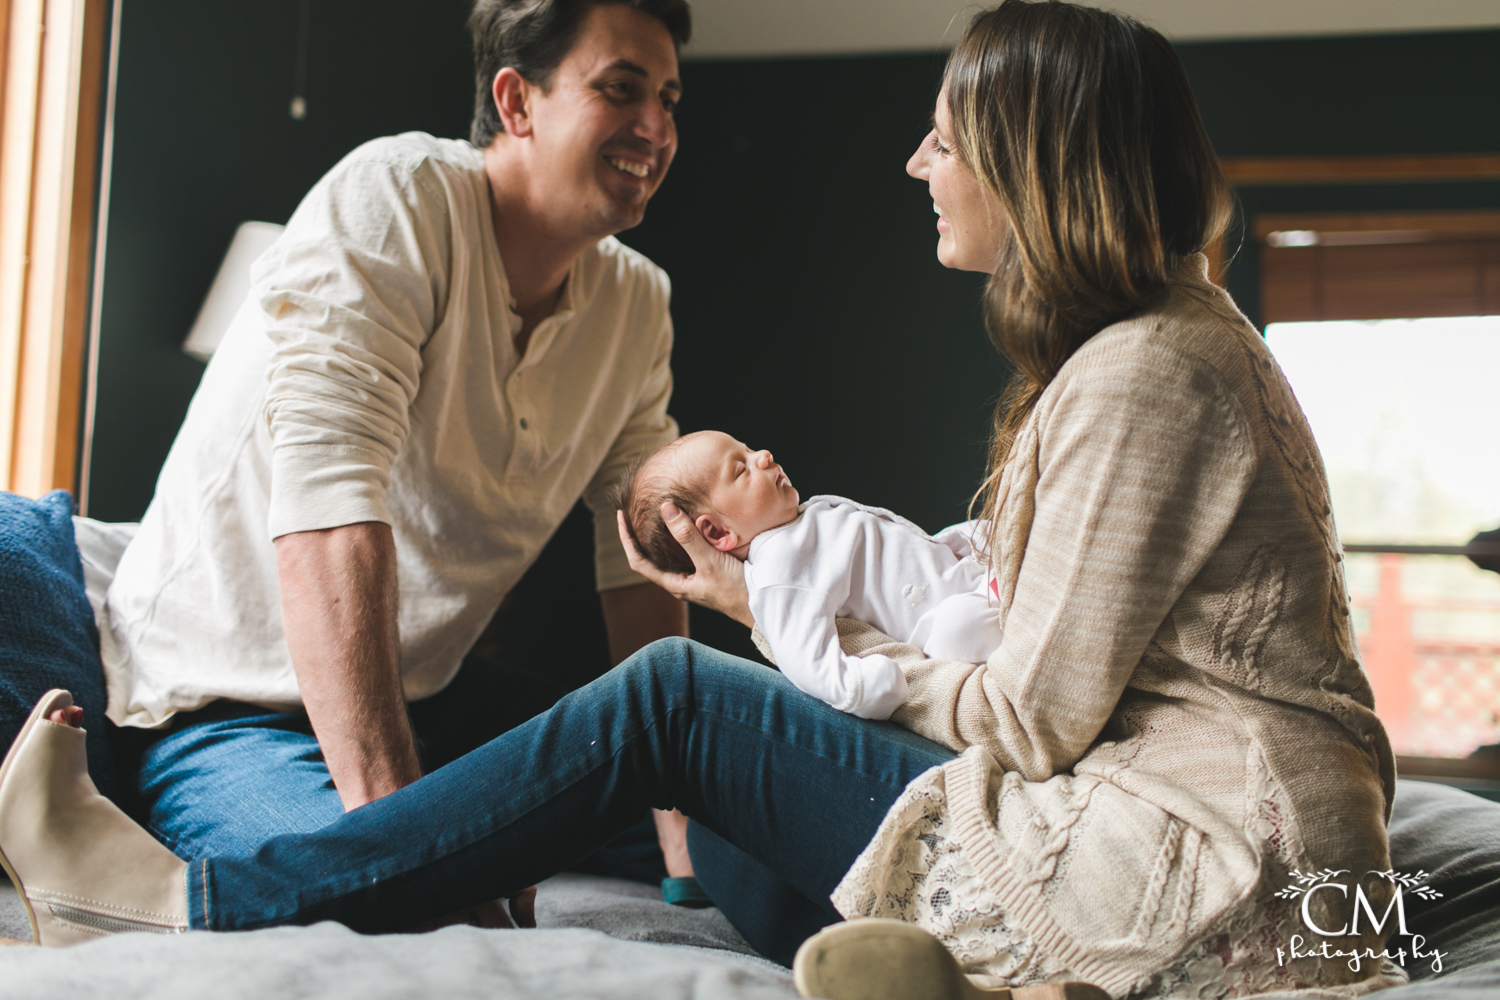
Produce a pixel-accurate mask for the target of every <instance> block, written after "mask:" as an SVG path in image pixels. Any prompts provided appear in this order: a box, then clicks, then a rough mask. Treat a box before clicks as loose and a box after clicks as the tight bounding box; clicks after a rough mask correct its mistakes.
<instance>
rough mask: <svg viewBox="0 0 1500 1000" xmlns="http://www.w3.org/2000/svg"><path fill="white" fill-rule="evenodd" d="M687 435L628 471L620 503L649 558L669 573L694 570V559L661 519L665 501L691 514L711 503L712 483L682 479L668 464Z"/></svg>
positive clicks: (632, 535) (634, 537)
mask: <svg viewBox="0 0 1500 1000" xmlns="http://www.w3.org/2000/svg"><path fill="white" fill-rule="evenodd" d="M684 440H686V438H678V439H677V440H676V441H673V442H672V443H671V444H669V445H666V446H664V447H662V448H658V449H657V450H656V451H654V452H652V453H651V454H649V455H647V456H646V457H645V458H643V459H641V460H640V461H639V462H637V463H636V464H635V466H634V467H633V468H631V469H630V470H629V471H627V472H626V473H625V478H624V479H622V480H621V482H620V490H619V495H618V498H617V503H616V506H617V507H618V508H619V509H620V510H623V511H624V512H625V529H626V530H627V531H629V532H630V538H631V540H632V541H634V542H635V546H636V548H638V549H640V550H641V555H643V556H645V557H646V561H647V562H649V563H650V564H651V565H653V566H655V567H656V568H657V569H659V570H662V571H663V572H667V573H692V572H693V568H694V567H693V560H692V559H691V558H690V557H689V556H688V554H687V550H686V549H684V548H683V547H682V544H681V543H680V542H678V541H677V539H675V538H673V537H672V532H671V531H669V530H668V529H667V524H666V522H665V521H663V520H662V519H661V505H662V504H664V503H673V504H676V505H677V509H678V510H680V511H682V513H683V514H684V515H686V516H687V517H689V518H693V517H696V516H697V515H698V514H699V513H700V512H701V511H703V510H704V509H705V508H706V507H707V506H708V488H707V487H708V484H707V483H704V482H678V481H675V480H674V477H672V476H670V475H668V474H667V470H666V468H665V466H667V465H668V464H669V459H670V456H671V453H672V451H673V449H675V448H676V447H677V446H678V445H679V444H681V443H682V442H683V441H684Z"/></svg>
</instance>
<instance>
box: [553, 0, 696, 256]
mask: <svg viewBox="0 0 1500 1000" xmlns="http://www.w3.org/2000/svg"><path fill="white" fill-rule="evenodd" d="M681 92H682V86H681V84H680V83H679V82H678V80H677V52H676V49H675V47H674V46H673V44H672V36H671V34H670V33H669V32H668V31H667V28H666V25H664V24H662V23H661V22H660V21H658V20H657V19H656V18H654V17H652V16H651V15H649V14H644V13H642V12H641V11H638V10H633V9H631V8H630V7H627V6H624V5H622V4H612V3H604V4H598V5H596V6H594V7H593V8H591V9H590V10H589V12H588V14H587V15H586V17H585V20H584V23H583V26H582V28H581V29H580V30H579V33H578V40H577V41H576V42H575V43H574V45H573V48H572V50H571V51H570V52H569V53H568V54H567V56H566V57H564V59H563V61H562V62H561V63H560V64H558V67H557V69H556V71H555V72H554V74H553V77H552V88H551V90H550V91H549V92H548V93H542V92H541V91H540V90H535V91H533V92H532V94H533V100H532V103H531V107H530V114H531V121H532V127H533V130H534V131H533V140H534V147H533V151H534V155H535V160H534V161H533V165H534V166H535V168H536V169H537V173H536V185H537V187H536V189H535V190H536V191H537V192H538V194H539V197H540V198H542V199H543V200H544V201H545V202H546V205H544V206H541V207H542V209H543V211H544V212H546V213H547V214H550V215H553V216H554V217H558V216H561V217H564V218H568V219H570V220H571V221H572V222H573V223H574V227H576V228H578V229H579V231H580V232H581V233H584V234H587V235H593V236H601V237H602V236H607V235H609V234H611V233H617V232H619V231H620V230H622V229H629V228H630V227H632V226H635V225H639V224H640V221H641V219H642V218H643V217H644V216H645V214H646V202H647V201H649V200H650V199H651V196H652V195H653V194H655V193H656V188H657V186H658V185H660V184H661V181H662V178H663V177H665V176H666V174H667V168H668V167H669V166H671V164H672V157H673V155H674V154H675V153H676V152H677V125H676V123H675V122H674V121H673V120H672V114H673V112H674V110H675V109H676V106H677V100H678V97H679V96H680V94H681ZM570 228H573V227H570Z"/></svg>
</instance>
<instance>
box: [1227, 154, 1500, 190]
mask: <svg viewBox="0 0 1500 1000" xmlns="http://www.w3.org/2000/svg"><path fill="white" fill-rule="evenodd" d="M1219 162H1220V163H1221V164H1223V167H1224V173H1225V175H1226V176H1228V178H1229V183H1231V184H1234V185H1235V186H1237V187H1257V186H1261V185H1286V184H1390V183H1413V182H1422V181H1487V180H1500V153H1436V154H1429V155H1416V156H1226V157H1223V158H1222V159H1221V160H1220V161H1219Z"/></svg>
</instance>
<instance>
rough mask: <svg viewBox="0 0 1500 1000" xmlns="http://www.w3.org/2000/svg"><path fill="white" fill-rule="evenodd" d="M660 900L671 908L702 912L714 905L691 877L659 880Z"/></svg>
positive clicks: (701, 887)
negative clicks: (679, 907)
mask: <svg viewBox="0 0 1500 1000" xmlns="http://www.w3.org/2000/svg"><path fill="white" fill-rule="evenodd" d="M661 898H662V901H663V902H667V903H671V904H672V905H673V906H685V907H687V908H688V909H690V910H703V909H707V908H708V907H710V906H713V905H714V901H713V900H711V899H709V898H708V893H706V892H704V891H703V886H701V885H699V884H698V880H697V879H695V878H693V877H692V876H691V875H689V876H687V877H686V878H664V879H662V880H661Z"/></svg>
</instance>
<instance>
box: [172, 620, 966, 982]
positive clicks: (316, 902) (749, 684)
mask: <svg viewBox="0 0 1500 1000" xmlns="http://www.w3.org/2000/svg"><path fill="white" fill-rule="evenodd" d="M952 756H953V754H952V753H951V752H950V751H948V750H946V749H944V748H943V747H940V746H938V745H936V744H934V743H931V742H929V741H928V740H925V739H923V738H922V737H920V736H917V735H915V734H914V733H911V732H909V731H907V730H904V729H901V728H900V727H898V726H895V725H892V724H890V723H882V722H867V721H865V720H862V719H858V718H855V717H854V716H850V715H845V714H843V713H841V712H837V711H834V710H833V709H832V708H829V707H828V706H827V705H824V704H823V703H822V702H820V701H817V700H816V699H814V698H811V697H809V696H807V695H804V694H802V693H801V692H800V691H798V690H797V689H796V688H794V687H793V686H792V685H791V684H790V683H789V682H788V681H787V680H786V679H785V678H783V677H782V676H781V675H780V674H778V673H776V672H775V671H772V670H768V669H766V668H765V667H762V666H760V665H758V664H754V663H751V662H749V661H746V660H741V659H738V658H736V657H733V656H729V655H727V654H724V653H719V652H717V651H715V650H712V649H709V648H707V647H704V646H700V645H698V644H696V643H693V642H689V641H687V640H684V639H664V640H662V641H660V642H657V643H654V644H652V645H651V646H648V647H647V648H646V649H644V650H642V651H641V652H639V653H637V654H636V655H635V656H633V657H631V658H630V659H628V660H626V661H625V662H624V663H622V664H621V665H620V666H618V667H616V668H615V669H614V670H612V671H610V672H609V673H608V674H606V675H605V676H603V677H601V678H599V679H598V680H596V681H594V682H593V683H592V684H589V685H588V686H587V687H584V688H582V689H580V690H578V691H575V692H573V693H572V694H570V695H568V696H566V697H564V698H563V699H562V700H561V701H559V702H558V703H557V704H556V705H554V706H553V707H552V708H551V709H549V710H548V711H546V712H544V713H543V714H542V715H539V716H537V717H536V718H534V719H532V720H531V721H529V722H527V723H526V724H524V725H522V726H520V727H518V728H516V729H513V730H511V731H510V732H507V733H505V734H503V735H501V736H499V737H498V738H496V739H494V740H492V741H490V742H489V743H487V744H485V745H484V746H482V747H480V748H479V749H477V750H475V751H474V752H472V753H470V754H468V755H466V756H464V757H462V758H460V759H458V760H456V761H454V762H452V763H450V764H448V765H446V766H444V767H442V768H440V769H438V770H437V771H434V772H433V773H431V774H428V775H427V776H425V777H423V778H422V779H421V780H420V781H418V782H416V783H415V784H413V785H411V786H409V787H407V788H404V789H402V790H401V791H399V792H396V793H395V794H394V795H390V796H387V797H386V798H383V799H380V800H378V801H376V802H372V803H370V804H369V805H366V806H364V807H362V808H360V809H356V810H355V811H353V812H351V813H348V814H345V815H342V816H339V817H337V818H336V819H334V821H333V822H331V823H327V824H325V825H322V826H320V827H319V828H317V829H315V830H312V831H309V832H306V833H301V834H293V835H284V836H278V837H273V838H271V839H269V840H267V841H265V842H264V843H262V844H259V845H257V846H256V847H254V848H253V849H251V848H243V849H236V850H232V851H228V852H224V853H217V852H215V853H212V854H208V855H199V856H196V857H194V858H193V859H192V862H191V864H190V865H189V871H188V907H189V918H190V921H191V923H192V926H193V927H195V928H201V929H212V930H246V929H251V928H257V927H266V926H271V925H277V924H306V923H312V922H313V921H317V920H337V921H339V922H341V923H344V924H346V925H348V926H350V927H353V928H355V929H357V930H362V931H393V930H399V929H402V928H405V927H408V926H410V925H412V924H413V923H415V922H417V921H421V920H425V919H428V918H431V917H435V916H438V915H440V914H443V913H448V912H451V911H454V910H457V909H459V908H461V907H466V906H470V905H473V904H476V903H479V902H481V901H483V900H487V899H495V898H498V897H501V896H506V895H510V894H512V893H514V892H516V891H517V890H519V889H522V888H524V887H526V886H528V885H532V884H535V883H536V882H539V881H541V880H542V879H545V878H547V877H548V876H550V875H553V874H555V873H557V872H559V871H562V870H564V869H565V868H567V867H568V866H569V865H570V864H572V863H573V862H575V861H577V860H578V859H580V858H582V857H584V856H585V855H587V854H589V853H591V852H592V851H594V850H595V849H596V848H598V847H599V846H601V845H602V844H604V843H605V842H607V841H608V840H609V839H610V838H611V837H613V836H614V835H615V834H617V833H619V832H620V831H621V830H623V829H625V828H626V827H627V826H629V825H630V824H632V823H633V822H635V820H636V818H637V817H638V816H639V815H640V813H641V810H643V809H644V808H646V807H648V806H652V807H655V808H659V809H667V808H672V807H676V808H678V809H681V810H682V811H683V812H684V813H686V814H687V815H688V816H689V817H690V818H691V819H692V820H693V821H694V827H693V829H691V830H690V833H689V849H690V851H691V853H692V855H693V864H694V867H695V868H696V869H697V871H698V878H699V881H701V882H702V883H703V885H704V888H705V889H706V890H707V891H708V893H709V894H710V895H711V896H712V897H713V898H714V900H715V902H716V903H717V904H718V905H719V907H720V909H722V910H723V912H724V914H725V915H726V916H727V917H728V918H729V919H730V921H731V922H732V923H733V924H734V925H735V926H736V927H737V928H738V929H739V930H740V932H741V933H743V934H744V935H745V937H746V939H747V940H748V941H749V942H750V943H751V944H752V945H753V946H754V947H755V948H756V949H757V950H759V951H760V952H761V953H762V954H765V955H766V956H768V957H770V958H773V959H776V960H778V961H781V962H783V963H789V962H790V960H791V957H792V954H793V953H794V952H795V950H796V947H797V945H798V944H799V943H800V942H801V941H802V940H803V939H804V938H805V937H806V936H807V935H808V934H810V933H812V932H813V931H815V930H816V929H817V928H818V927H820V926H823V925H825V924H827V923H830V922H832V921H833V920H835V919H837V914H836V913H834V911H833V909H832V907H831V906H830V905H829V903H828V897H829V895H830V893H832V891H833V889H834V887H835V886H836V885H837V884H838V882H839V880H840V879H841V878H842V877H843V875H844V873H845V872H846V871H847V870H848V868H849V866H850V865H851V864H852V863H853V861H854V859H855V857H856V856H857V855H858V854H859V852H860V851H861V850H863V849H864V847H865V845H866V844H867V843H868V842H869V841H870V839H871V837H873V836H874V833H875V831H876V829H877V828H878V827H879V825H880V822H881V820H882V819H883V818H884V817H885V814H886V811H887V810H888V809H889V808H890V806H891V804H892V803H893V802H894V801H895V800H896V797H897V796H899V795H900V794H901V791H902V789H904V788H905V787H906V785H907V784H908V783H909V782H910V781H911V780H912V779H913V778H915V777H916V776H917V775H919V774H921V773H922V772H923V771H925V770H927V769H928V768H930V767H933V766H934V765H937V764H941V763H943V762H944V761H946V760H949V759H951V758H952Z"/></svg>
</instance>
